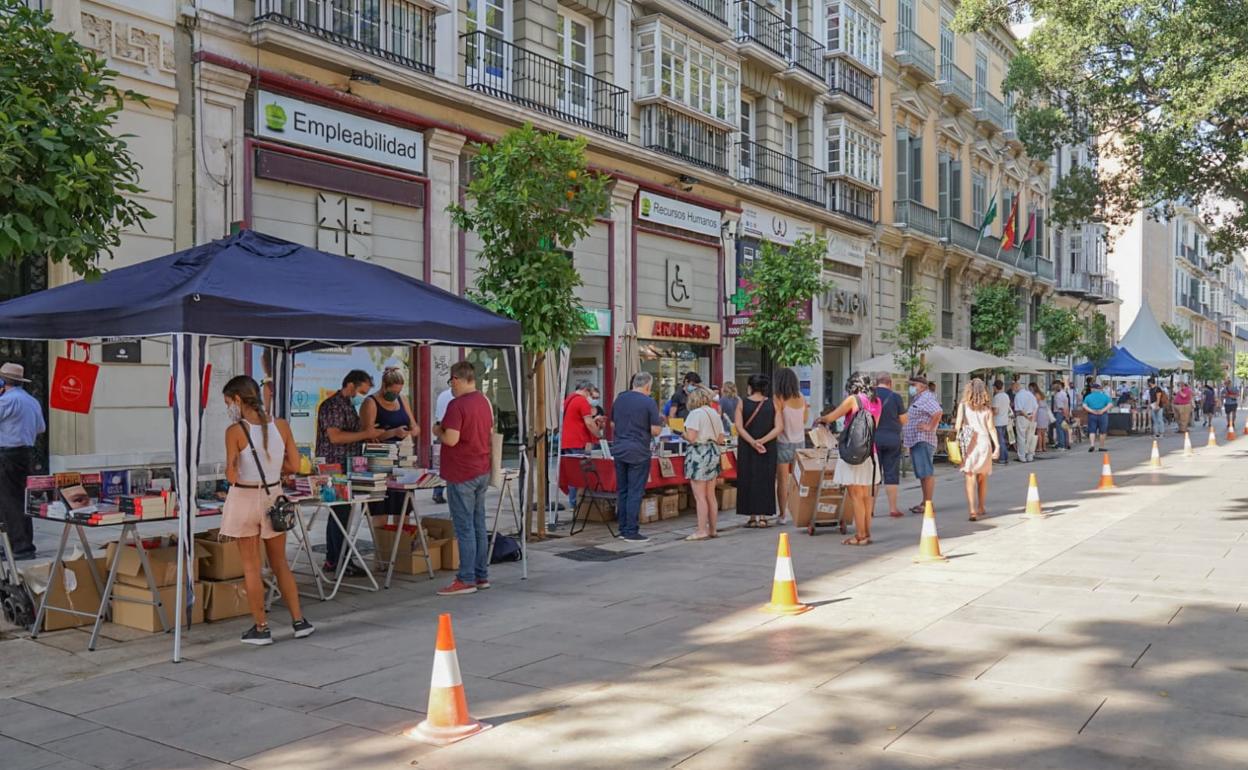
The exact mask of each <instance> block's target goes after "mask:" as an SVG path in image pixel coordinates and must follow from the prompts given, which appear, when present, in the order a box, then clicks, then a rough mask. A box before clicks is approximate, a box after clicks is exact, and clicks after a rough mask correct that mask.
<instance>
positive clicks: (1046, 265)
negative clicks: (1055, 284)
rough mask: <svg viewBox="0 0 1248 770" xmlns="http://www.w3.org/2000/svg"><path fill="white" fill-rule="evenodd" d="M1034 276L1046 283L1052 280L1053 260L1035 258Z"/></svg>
mask: <svg viewBox="0 0 1248 770" xmlns="http://www.w3.org/2000/svg"><path fill="white" fill-rule="evenodd" d="M1035 260H1036V271H1035V272H1036V275H1038V276H1040V277H1041V278H1043V279H1044V280H1046V281H1052V280H1053V260H1051V259H1045V258H1044V257H1036V258H1035Z"/></svg>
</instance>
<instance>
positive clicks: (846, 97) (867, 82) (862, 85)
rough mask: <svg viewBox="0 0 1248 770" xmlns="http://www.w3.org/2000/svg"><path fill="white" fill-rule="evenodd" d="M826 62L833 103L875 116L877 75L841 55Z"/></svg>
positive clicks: (865, 114)
mask: <svg viewBox="0 0 1248 770" xmlns="http://www.w3.org/2000/svg"><path fill="white" fill-rule="evenodd" d="M825 64H826V66H827V81H828V97H829V98H830V99H831V100H832V102H833V104H836V105H837V106H839V107H842V108H845V109H848V110H849V111H852V112H856V113H858V114H859V115H861V116H863V117H866V118H873V117H875V76H874V75H869V74H867V73H866V72H865V71H863V70H861V69H858V68H857V67H855V66H854V65H853V64H851V63H849V61H847V60H846V59H844V58H840V57H838V58H835V59H829V60H827V61H826V62H825Z"/></svg>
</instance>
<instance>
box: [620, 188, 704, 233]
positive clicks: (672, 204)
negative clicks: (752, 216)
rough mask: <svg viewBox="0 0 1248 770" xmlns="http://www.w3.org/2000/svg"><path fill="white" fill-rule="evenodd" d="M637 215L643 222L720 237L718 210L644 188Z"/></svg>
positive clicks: (639, 198) (638, 203) (639, 197)
mask: <svg viewBox="0 0 1248 770" xmlns="http://www.w3.org/2000/svg"><path fill="white" fill-rule="evenodd" d="M637 216H638V218H639V219H641V220H642V221H643V222H654V223H655V224H657V225H667V226H668V227H676V228H679V229H681V230H688V231H689V232H691V233H698V234H699V235H710V236H713V237H716V238H718V237H719V212H718V211H716V210H715V209H712V208H708V207H706V206H699V205H697V204H696V203H689V202H688V201H682V200H679V199H677V198H668V197H667V196H665V195H655V194H654V193H652V192H647V191H645V190H643V191H641V192H640V193H639V194H638V195H637Z"/></svg>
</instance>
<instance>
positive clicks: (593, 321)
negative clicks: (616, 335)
mask: <svg viewBox="0 0 1248 770" xmlns="http://www.w3.org/2000/svg"><path fill="white" fill-rule="evenodd" d="M583 315H584V317H585V325H586V326H588V327H589V328H588V329H587V330H586V332H585V334H586V336H589V337H610V336H611V311H610V310H606V309H605V308H600V307H592V308H586V309H585V312H584V313H583Z"/></svg>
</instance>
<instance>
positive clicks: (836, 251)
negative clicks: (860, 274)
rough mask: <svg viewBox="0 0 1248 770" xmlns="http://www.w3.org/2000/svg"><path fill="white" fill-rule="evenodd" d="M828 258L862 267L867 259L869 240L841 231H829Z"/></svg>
mask: <svg viewBox="0 0 1248 770" xmlns="http://www.w3.org/2000/svg"><path fill="white" fill-rule="evenodd" d="M828 259H830V260H832V261H833V262H841V263H844V264H846V265H854V266H856V267H862V266H863V265H864V264H866V261H867V241H866V240H865V239H863V238H853V237H850V236H846V235H841V234H839V233H828Z"/></svg>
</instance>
